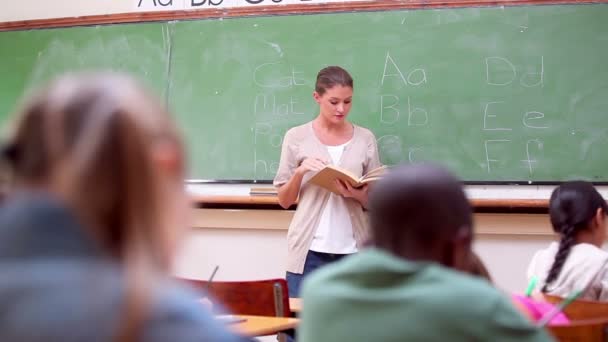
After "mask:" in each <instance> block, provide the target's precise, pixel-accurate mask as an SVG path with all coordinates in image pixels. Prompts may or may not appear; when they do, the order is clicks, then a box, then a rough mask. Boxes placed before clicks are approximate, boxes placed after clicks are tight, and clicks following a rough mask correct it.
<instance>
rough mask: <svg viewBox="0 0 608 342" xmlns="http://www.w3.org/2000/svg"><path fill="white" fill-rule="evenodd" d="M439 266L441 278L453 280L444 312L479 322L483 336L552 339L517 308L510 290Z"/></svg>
mask: <svg viewBox="0 0 608 342" xmlns="http://www.w3.org/2000/svg"><path fill="white" fill-rule="evenodd" d="M438 269H440V271H441V272H442V273H443V275H442V276H441V278H442V279H443V280H442V282H444V283H446V284H451V286H450V288H451V289H450V291H445V296H446V297H447V296H449V301H450V305H449V306H446V312H445V313H446V314H447V315H452V316H453V317H460V319H461V320H463V321H471V322H473V321H474V322H478V323H479V324H480V327H479V332H478V334H479V335H480V336H484V335H485V336H494V337H495V338H496V339H497V340H502V341H511V340H512V341H550V340H551V339H550V338H549V337H548V335H547V334H546V333H545V332H544V331H543V330H542V329H538V328H536V327H535V326H534V325H532V324H531V323H530V322H529V321H528V319H527V318H525V317H524V315H523V314H522V313H521V312H519V311H518V310H517V309H516V308H515V306H514V305H513V303H512V301H511V298H510V296H509V295H508V294H507V293H504V292H502V291H500V290H498V289H496V288H495V287H494V286H492V285H491V284H490V283H489V282H487V281H486V280H485V279H482V278H478V277H473V276H470V275H468V274H464V273H460V272H455V271H453V270H448V269H443V268H438ZM445 300H448V299H447V298H445Z"/></svg>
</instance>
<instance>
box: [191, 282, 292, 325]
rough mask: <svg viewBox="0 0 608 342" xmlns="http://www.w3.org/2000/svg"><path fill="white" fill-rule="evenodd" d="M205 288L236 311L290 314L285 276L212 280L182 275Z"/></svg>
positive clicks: (246, 313) (227, 307)
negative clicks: (263, 278)
mask: <svg viewBox="0 0 608 342" xmlns="http://www.w3.org/2000/svg"><path fill="white" fill-rule="evenodd" d="M181 280H182V281H185V282H186V283H188V284H190V285H191V286H194V287H196V288H199V289H201V290H203V291H205V292H206V293H207V294H209V296H210V297H211V300H212V301H218V302H220V303H221V305H223V306H224V307H225V308H226V309H228V310H229V311H230V312H231V313H233V314H237V315H257V316H277V317H290V315H291V312H290V308H289V293H288V291H287V282H286V281H285V279H267V280H252V281H213V282H211V283H210V284H209V282H207V281H206V280H198V279H181Z"/></svg>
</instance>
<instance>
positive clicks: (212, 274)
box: [207, 265, 220, 290]
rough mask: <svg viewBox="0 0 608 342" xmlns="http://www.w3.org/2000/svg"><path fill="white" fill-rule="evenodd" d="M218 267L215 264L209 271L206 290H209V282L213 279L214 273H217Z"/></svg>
mask: <svg viewBox="0 0 608 342" xmlns="http://www.w3.org/2000/svg"><path fill="white" fill-rule="evenodd" d="M218 268H220V266H219V265H215V268H214V269H213V272H211V277H209V280H207V290H209V288H210V287H211V282H212V281H213V278H214V277H215V274H216V273H217V269H218Z"/></svg>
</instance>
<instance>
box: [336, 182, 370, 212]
mask: <svg viewBox="0 0 608 342" xmlns="http://www.w3.org/2000/svg"><path fill="white" fill-rule="evenodd" d="M336 188H337V189H338V191H339V192H340V195H342V197H344V198H352V199H355V200H357V202H359V203H361V206H362V207H364V208H365V207H367V193H368V190H369V189H368V186H367V184H365V185H363V186H362V187H360V188H353V187H352V186H351V185H350V184H349V183H347V182H343V181H341V180H339V179H336Z"/></svg>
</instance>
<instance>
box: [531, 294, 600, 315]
mask: <svg viewBox="0 0 608 342" xmlns="http://www.w3.org/2000/svg"><path fill="white" fill-rule="evenodd" d="M543 298H544V300H546V301H547V302H549V303H553V304H558V303H560V302H562V301H564V298H561V297H558V296H552V295H547V294H543ZM564 313H565V314H566V316H568V318H569V319H571V320H586V319H596V318H608V302H598V301H592V300H582V299H578V300H575V301H573V302H572V303H570V304H569V305H568V306H566V308H565V309H564Z"/></svg>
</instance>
